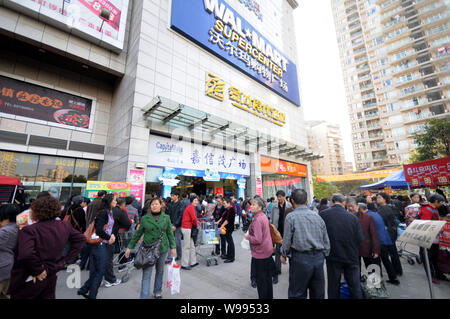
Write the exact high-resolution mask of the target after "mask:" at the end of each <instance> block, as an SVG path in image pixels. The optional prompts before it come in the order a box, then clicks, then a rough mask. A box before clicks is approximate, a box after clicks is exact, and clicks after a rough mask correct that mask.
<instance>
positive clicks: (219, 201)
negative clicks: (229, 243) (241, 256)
mask: <svg viewBox="0 0 450 319" xmlns="http://www.w3.org/2000/svg"><path fill="white" fill-rule="evenodd" d="M216 203H217V205H216V207H215V208H214V211H213V216H214V221H216V222H218V221H219V220H220V219H221V218H222V215H223V213H224V212H225V207H224V206H223V198H222V197H221V196H217V197H216ZM223 238H224V235H220V239H221V240H220V245H216V250H215V251H214V253H215V254H216V255H217V256H219V255H220V252H221V251H222V255H221V256H223V257H225V255H226V250H225V249H226V247H225V246H224V245H222V242H223V241H224V239H223ZM221 246H222V248H221Z"/></svg>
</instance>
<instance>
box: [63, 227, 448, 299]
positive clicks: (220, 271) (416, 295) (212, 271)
mask: <svg viewBox="0 0 450 319" xmlns="http://www.w3.org/2000/svg"><path fill="white" fill-rule="evenodd" d="M233 238H234V242H235V246H236V260H235V262H234V263H230V264H224V263H223V261H222V259H220V258H219V265H217V266H210V267H207V266H206V262H205V260H204V259H203V258H202V257H198V262H199V263H200V265H199V266H197V267H195V268H193V269H192V270H189V271H186V270H181V292H180V294H177V295H173V296H172V295H171V294H170V291H169V290H168V289H166V288H165V282H166V276H167V271H165V273H164V281H163V282H164V286H163V298H165V299H173V298H178V299H256V298H258V293H257V291H256V289H255V288H252V287H251V286H250V260H251V255H250V251H249V250H245V249H243V248H242V247H241V241H242V239H243V232H242V230H237V231H235V232H234V233H233ZM413 248H416V250H417V251H418V249H417V247H413ZM408 249H409V250H412V251H415V250H414V249H411V247H408ZM205 251H206V252H209V251H212V248H209V249H207V250H205ZM401 260H402V264H403V270H404V275H403V276H402V277H400V278H399V279H400V282H401V284H400V285H399V286H393V285H390V284H386V286H387V289H388V291H389V293H390V295H391V299H428V298H429V297H430V294H429V289H428V282H427V280H426V276H425V272H424V268H423V265H419V264H415V265H409V264H408V263H407V260H406V259H405V258H401ZM288 272H289V264H287V265H282V274H281V275H280V276H279V282H278V284H276V285H274V298H275V299H286V298H287V291H288V277H289V274H288ZM384 273H385V271H384ZM68 275H69V273H67V272H65V271H61V272H60V273H59V276H58V277H59V278H58V285H57V289H56V298H57V299H83V298H82V297H81V296H78V295H77V294H76V289H69V288H68V287H67V286H66V278H67V276H68ZM88 275H89V273H88V271H82V281H81V284H83V283H84V282H85V281H86V280H87V278H88ZM120 276H121V274H119V278H120ZM141 276H142V271H141V270H133V271H132V272H131V278H130V280H129V281H128V282H126V283H124V284H120V285H118V286H114V287H110V288H106V287H101V288H100V289H99V293H98V296H97V297H98V299H136V298H139V294H140V289H141ZM325 277H326V276H325ZM153 281H154V272H153V276H152V289H153ZM433 288H434V293H435V296H436V298H439V299H450V283H449V282H443V281H441V283H440V284H439V285H436V284H433ZM152 293H153V291H152Z"/></svg>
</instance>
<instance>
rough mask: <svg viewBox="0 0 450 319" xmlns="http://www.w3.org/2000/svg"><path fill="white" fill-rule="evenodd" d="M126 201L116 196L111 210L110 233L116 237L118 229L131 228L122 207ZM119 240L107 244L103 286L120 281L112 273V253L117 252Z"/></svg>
mask: <svg viewBox="0 0 450 319" xmlns="http://www.w3.org/2000/svg"><path fill="white" fill-rule="evenodd" d="M124 201H125V204H126V202H127V200H126V199H124V198H123V197H122V198H118V199H117V204H116V206H115V207H113V208H112V212H113V219H114V226H113V229H112V234H113V235H114V237H115V238H116V239H117V238H119V230H120V229H123V230H128V229H130V228H131V225H132V222H131V220H130V217H129V216H128V214H127V211H126V210H124V209H122V207H123V205H124ZM118 245H119V242H118V240H116V241H115V242H114V244H112V245H108V259H107V262H106V269H105V287H106V288H109V287H112V286H117V285H119V284H120V283H121V280H120V279H119V278H116V275H115V274H114V263H113V260H114V254H115V253H119V252H120V249H119V246H118Z"/></svg>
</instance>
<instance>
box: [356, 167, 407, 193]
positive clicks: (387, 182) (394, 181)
mask: <svg viewBox="0 0 450 319" xmlns="http://www.w3.org/2000/svg"><path fill="white" fill-rule="evenodd" d="M385 187H392V188H402V189H407V188H408V183H407V182H406V179H405V172H404V171H403V170H399V171H395V172H394V173H392V174H391V175H389V176H388V177H385V178H383V179H382V180H381V181H379V182H377V183H373V184H368V185H363V186H360V188H361V189H383V188H385Z"/></svg>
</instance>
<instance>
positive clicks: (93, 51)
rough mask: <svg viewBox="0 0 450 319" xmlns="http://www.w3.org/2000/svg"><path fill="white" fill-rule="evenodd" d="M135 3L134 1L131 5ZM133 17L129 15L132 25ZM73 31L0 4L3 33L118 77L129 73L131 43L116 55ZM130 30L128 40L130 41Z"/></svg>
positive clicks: (0, 29)
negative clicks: (127, 62)
mask: <svg viewBox="0 0 450 319" xmlns="http://www.w3.org/2000/svg"><path fill="white" fill-rule="evenodd" d="M131 2H132V1H131ZM129 20H130V15H128V23H129ZM69 31H70V30H69V29H67V30H62V29H58V28H55V27H53V26H50V25H47V24H45V23H43V22H40V21H38V20H36V19H33V18H31V17H29V16H26V15H23V14H20V13H18V12H16V11H13V10H11V9H9V8H6V7H3V6H2V3H1V1H0V32H2V33H7V34H13V35H14V37H16V38H20V39H22V40H25V41H27V42H31V43H34V44H35V45H37V46H42V47H43V48H45V49H47V50H50V51H53V52H56V53H58V54H62V55H66V56H69V57H71V58H73V59H75V60H79V61H82V62H84V63H86V64H87V65H91V66H95V67H96V68H100V69H103V70H105V71H107V72H110V73H113V74H115V75H118V76H120V75H123V73H124V72H125V59H126V55H127V43H126V41H125V45H124V50H123V51H122V52H121V53H120V54H116V53H114V52H111V51H109V50H107V49H104V48H101V47H99V46H98V45H96V44H93V43H91V42H89V41H86V40H84V39H81V38H79V37H77V36H74V35H71V34H70V33H69ZM128 32H129V30H128V29H127V31H126V33H125V39H127V38H128Z"/></svg>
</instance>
